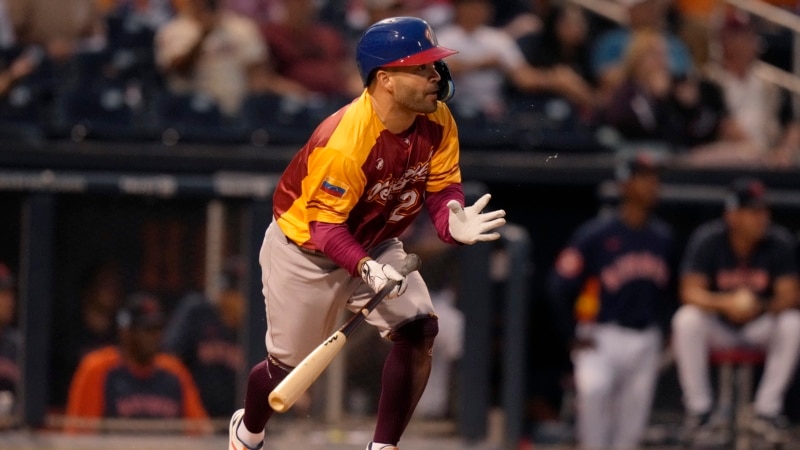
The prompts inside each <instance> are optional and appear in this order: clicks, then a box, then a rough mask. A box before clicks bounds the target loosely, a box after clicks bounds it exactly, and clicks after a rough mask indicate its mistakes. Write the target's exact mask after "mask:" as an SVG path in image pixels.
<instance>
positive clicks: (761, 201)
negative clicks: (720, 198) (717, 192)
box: [725, 178, 768, 209]
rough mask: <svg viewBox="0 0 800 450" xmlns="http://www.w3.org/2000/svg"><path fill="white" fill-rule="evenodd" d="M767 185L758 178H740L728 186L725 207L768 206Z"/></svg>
mask: <svg viewBox="0 0 800 450" xmlns="http://www.w3.org/2000/svg"><path fill="white" fill-rule="evenodd" d="M766 191H767V189H766V187H764V183H762V182H761V180H759V179H757V178H738V179H736V180H734V181H733V183H731V185H730V186H729V187H728V193H727V195H726V196H725V209H739V208H766V207H767V206H768V204H767V199H766Z"/></svg>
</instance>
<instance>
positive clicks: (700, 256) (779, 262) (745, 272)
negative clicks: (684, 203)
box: [681, 219, 797, 301]
mask: <svg viewBox="0 0 800 450" xmlns="http://www.w3.org/2000/svg"><path fill="white" fill-rule="evenodd" d="M794 249H795V241H794V238H793V237H792V235H791V234H790V233H789V231H788V230H787V229H786V228H783V227H781V226H779V225H776V224H772V225H770V227H769V228H768V229H767V232H766V235H765V236H764V239H762V241H761V242H760V243H759V244H758V245H757V246H756V248H755V250H754V251H753V252H752V254H751V255H750V256H749V257H747V258H746V259H741V258H739V257H737V256H736V255H734V253H733V250H732V249H731V246H730V240H729V238H728V227H727V224H726V223H725V221H723V220H722V219H717V220H713V221H711V222H708V223H706V224H704V225H701V226H700V227H698V228H697V230H695V232H694V233H692V235H691V236H690V238H689V242H688V244H687V247H686V253H685V255H684V258H683V261H682V262H681V274H686V273H699V274H703V275H705V276H706V278H707V279H708V289H709V290H711V291H713V292H726V291H734V290H736V289H738V288H749V289H750V290H752V291H753V292H754V293H755V294H756V295H757V296H758V297H759V298H760V299H762V301H766V300H767V299H769V298H771V297H772V289H773V284H774V281H775V278H778V277H780V276H783V275H793V274H795V273H797V261H796V260H795V255H794Z"/></svg>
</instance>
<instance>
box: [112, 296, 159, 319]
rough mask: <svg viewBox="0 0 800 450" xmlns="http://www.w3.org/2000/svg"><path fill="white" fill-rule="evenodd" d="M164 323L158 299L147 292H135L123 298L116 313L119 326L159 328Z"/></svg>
mask: <svg viewBox="0 0 800 450" xmlns="http://www.w3.org/2000/svg"><path fill="white" fill-rule="evenodd" d="M165 323H166V316H165V315H164V311H163V310H162V309H161V302H160V301H159V299H158V298H157V297H156V296H154V295H152V294H149V293H145V292H136V293H134V294H131V295H130V296H128V298H127V299H125V304H124V305H123V306H122V308H120V310H119V312H118V313H117V326H119V327H120V328H160V327H163V326H164V324H165Z"/></svg>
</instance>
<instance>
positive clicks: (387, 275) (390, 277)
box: [361, 259, 408, 299]
mask: <svg viewBox="0 0 800 450" xmlns="http://www.w3.org/2000/svg"><path fill="white" fill-rule="evenodd" d="M361 279H362V280H364V282H365V283H367V284H368V285H369V287H371V288H372V290H373V291H374V292H375V293H378V292H380V291H381V290H382V289H383V288H384V287H386V285H387V284H388V283H389V281H396V282H397V284H396V285H395V287H394V288H393V289H392V290H391V291H390V292H389V294H388V295H387V296H386V298H387V299H393V298H397V297H400V296H401V295H403V293H404V292H405V291H406V288H408V279H407V278H406V277H404V276H403V275H402V274H401V273H400V272H398V271H397V270H396V269H395V268H394V267H392V266H390V265H389V264H381V263H379V262H378V261H375V260H374V259H368V260H366V261H365V262H364V264H362V265H361Z"/></svg>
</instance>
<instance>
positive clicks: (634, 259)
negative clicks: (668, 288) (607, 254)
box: [600, 252, 669, 292]
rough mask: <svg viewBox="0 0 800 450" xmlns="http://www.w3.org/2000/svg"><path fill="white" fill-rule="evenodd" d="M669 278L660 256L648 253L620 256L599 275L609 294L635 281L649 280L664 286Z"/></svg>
mask: <svg viewBox="0 0 800 450" xmlns="http://www.w3.org/2000/svg"><path fill="white" fill-rule="evenodd" d="M668 278H669V269H668V268H667V266H666V264H665V263H664V260H663V259H662V258H661V257H660V256H655V255H653V254H651V253H649V252H635V253H628V254H625V255H622V256H621V257H620V258H619V259H617V260H616V261H614V263H613V264H611V265H609V266H607V267H606V268H605V269H603V271H602V272H601V273H600V279H601V280H603V285H604V286H605V287H606V290H607V291H609V292H616V291H618V290H619V289H620V287H622V286H623V285H624V284H626V283H628V282H630V281H631V280H635V279H646V280H651V281H653V282H654V283H656V284H657V285H659V286H664V285H665V284H666V283H667V279H668Z"/></svg>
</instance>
